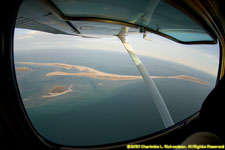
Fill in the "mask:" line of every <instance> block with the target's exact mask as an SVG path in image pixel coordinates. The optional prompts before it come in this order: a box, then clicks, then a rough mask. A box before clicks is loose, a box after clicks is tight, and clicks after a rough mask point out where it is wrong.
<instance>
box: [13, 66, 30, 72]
mask: <svg viewBox="0 0 225 150" xmlns="http://www.w3.org/2000/svg"><path fill="white" fill-rule="evenodd" d="M31 70H32V69H30V68H27V67H16V71H23V72H27V71H31Z"/></svg>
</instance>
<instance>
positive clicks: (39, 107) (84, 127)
mask: <svg viewBox="0 0 225 150" xmlns="http://www.w3.org/2000/svg"><path fill="white" fill-rule="evenodd" d="M14 55H15V62H39V63H65V64H71V65H79V66H85V67H90V68H94V69H96V70H99V71H102V72H105V73H112V74H119V75H140V74H139V72H138V71H137V68H136V67H135V65H134V64H133V62H132V61H131V59H130V57H129V56H128V54H127V53H118V52H110V51H98V50H88V49H82V50H72V49H64V50H61V49H54V50H35V51H18V52H15V54H14ZM140 58H141V60H142V61H143V64H144V65H145V66H146V68H147V70H148V71H149V73H150V74H151V75H154V76H175V75H189V76H194V77H197V78H200V79H202V80H205V81H207V82H208V83H209V84H208V85H203V84H199V83H194V82H190V81H187V80H181V79H167V78H165V79H163V78H162V79H153V80H154V82H155V84H156V85H157V87H158V89H159V91H160V93H161V95H162V97H163V98H164V100H165V103H166V105H167V106H168V109H169V111H170V113H171V116H172V118H173V120H174V122H175V123H178V122H180V121H182V120H184V119H185V118H187V117H189V116H190V115H192V114H194V113H195V112H197V111H199V110H200V108H201V105H202V102H203V101H204V99H205V98H206V96H207V95H208V94H209V92H210V91H211V90H212V89H213V87H214V86H215V82H216V77H215V76H212V75H210V74H207V73H205V72H201V71H199V70H196V69H193V68H190V67H187V66H184V65H180V64H176V63H172V62H168V61H164V60H160V59H156V58H152V57H146V56H140ZM15 66H16V67H28V68H31V69H32V71H27V72H20V71H17V72H16V75H17V82H18V85H19V90H20V94H21V97H22V99H23V103H24V106H25V108H26V112H27V114H28V116H29V118H30V120H31V122H32V125H33V126H34V128H35V129H36V130H37V132H38V133H39V134H40V135H41V136H43V137H44V138H46V139H48V140H50V141H52V142H55V143H58V144H62V145H69V146H90V145H101V144H110V143H115V142H121V141H126V140H131V139H135V138H138V137H141V136H145V135H149V134H152V133H154V132H157V131H160V130H162V129H164V125H163V122H162V120H161V118H160V115H159V112H158V110H157V109H156V106H155V104H154V103H153V101H152V97H151V95H150V94H149V93H148V91H147V89H146V85H145V83H144V81H143V80H131V81H128V80H124V81H114V80H103V79H96V78H89V77H82V76H51V77H46V76H45V75H46V73H48V72H52V71H64V72H77V70H75V69H74V70H68V69H64V68H59V67H51V66H35V65H25V64H18V63H15ZM68 85H73V87H72V90H73V91H72V92H69V93H66V94H64V95H60V96H57V97H50V98H43V97H42V96H43V95H46V94H48V92H49V91H50V89H52V88H53V87H55V86H68Z"/></svg>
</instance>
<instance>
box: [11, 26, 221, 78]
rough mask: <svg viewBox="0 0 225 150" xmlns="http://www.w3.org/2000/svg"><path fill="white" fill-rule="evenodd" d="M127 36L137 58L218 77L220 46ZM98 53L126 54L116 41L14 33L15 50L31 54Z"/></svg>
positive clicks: (27, 32)
mask: <svg viewBox="0 0 225 150" xmlns="http://www.w3.org/2000/svg"><path fill="white" fill-rule="evenodd" d="M142 36H143V35H142V34H135V35H129V36H127V41H128V42H129V44H130V45H131V46H132V47H133V49H134V50H135V51H136V53H137V54H138V55H144V56H151V57H154V58H158V59H163V60H167V61H172V62H175V63H179V64H182V65H186V66H189V67H192V68H195V69H198V70H201V71H204V72H207V73H209V74H211V75H214V76H216V75H217V71H218V64H219V44H212V45H210V44H209V45H206V44H205V45H202V44H201V45H184V44H179V43H176V42H173V41H171V40H169V39H166V38H163V37H160V36H158V35H155V34H152V33H150V34H148V37H149V38H151V39H152V40H151V41H148V40H144V39H143V38H142ZM56 48H57V49H61V48H62V49H67V48H68V49H84V50H85V49H96V50H103V51H115V52H121V53H126V49H125V48H124V47H123V45H122V43H121V41H120V40H119V39H118V38H117V37H107V38H101V39H93V38H92V39H91V38H81V37H77V36H71V35H56V34H50V33H45V32H39V31H32V30H25V29H15V36H14V50H15V51H31V50H41V49H56Z"/></svg>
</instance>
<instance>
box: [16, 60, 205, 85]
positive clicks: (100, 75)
mask: <svg viewBox="0 0 225 150" xmlns="http://www.w3.org/2000/svg"><path fill="white" fill-rule="evenodd" d="M16 63H19V64H27V65H37V66H53V67H61V68H65V69H78V70H79V71H85V72H79V73H71V72H61V71H56V72H49V73H47V74H46V76H47V77H50V76H83V77H89V78H96V79H104V80H140V79H142V76H131V75H119V74H110V73H105V72H101V71H99V70H96V69H93V68H90V67H84V66H78V65H69V64H63V63H36V62H16ZM151 77H152V78H168V79H181V80H187V81H190V82H194V83H198V84H203V85H208V82H207V81H205V80H202V79H199V78H197V77H193V76H189V75H177V76H151Z"/></svg>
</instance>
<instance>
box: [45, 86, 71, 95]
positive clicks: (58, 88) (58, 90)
mask: <svg viewBox="0 0 225 150" xmlns="http://www.w3.org/2000/svg"><path fill="white" fill-rule="evenodd" d="M71 91H73V90H72V85H70V86H69V87H65V86H56V87H54V88H52V89H51V90H50V91H49V93H48V95H44V96H41V98H48V97H55V96H59V95H62V94H66V93H69V92H71Z"/></svg>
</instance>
